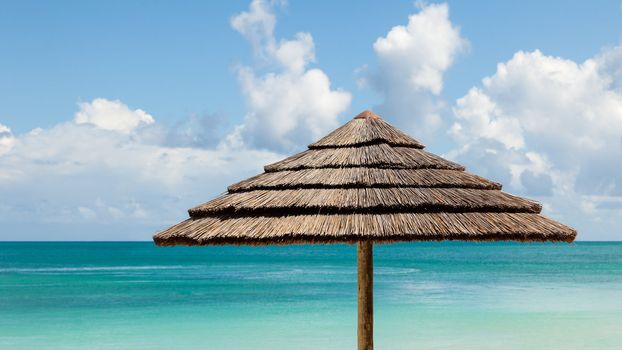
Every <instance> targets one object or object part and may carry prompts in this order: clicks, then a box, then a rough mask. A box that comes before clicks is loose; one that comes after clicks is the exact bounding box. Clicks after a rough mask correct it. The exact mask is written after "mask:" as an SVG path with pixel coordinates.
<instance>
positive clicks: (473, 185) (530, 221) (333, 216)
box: [154, 112, 576, 245]
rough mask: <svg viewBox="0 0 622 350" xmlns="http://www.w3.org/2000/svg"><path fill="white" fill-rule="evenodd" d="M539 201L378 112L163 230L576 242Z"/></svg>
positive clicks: (261, 238)
mask: <svg viewBox="0 0 622 350" xmlns="http://www.w3.org/2000/svg"><path fill="white" fill-rule="evenodd" d="M541 209H542V207H541V205H540V204H539V203H536V202H534V201H531V200H528V199H524V198H520V197H516V196H513V195H510V194H507V193H505V192H502V191H501V185H500V184H498V183H496V182H493V181H490V180H487V179H484V178H482V177H479V176H476V175H473V174H470V173H467V172H465V171H464V167H463V166H461V165H460V164H456V163H454V162H450V161H448V160H445V159H443V158H441V157H439V156H436V155H434V154H432V153H428V152H426V151H424V150H423V145H422V144H421V143H419V142H418V141H416V140H415V139H413V138H411V137H409V136H408V135H406V134H404V133H403V132H401V131H399V130H397V129H395V128H394V127H392V126H391V125H390V124H388V123H387V122H385V121H383V120H382V119H380V118H379V117H378V116H377V115H375V114H373V113H371V112H364V113H361V114H360V115H358V116H357V117H356V118H355V119H354V120H352V121H350V122H348V123H347V124H345V125H344V126H342V127H340V128H338V129H337V130H335V131H333V132H332V133H330V134H329V135H328V136H326V137H324V138H322V139H321V140H319V141H317V142H315V143H313V144H311V145H310V146H309V149H308V150H307V151H304V152H302V153H299V154H296V155H294V156H292V157H289V158H287V159H284V160H282V161H279V162H277V163H274V164H271V165H268V166H266V167H265V173H263V174H260V175H257V176H254V177H252V178H250V179H247V180H244V181H241V182H238V183H236V184H234V185H231V186H229V188H228V193H227V194H225V195H222V196H220V197H218V198H215V199H213V200H211V201H209V202H207V203H205V204H202V205H199V206H197V207H195V208H192V209H190V210H189V213H190V219H188V220H186V221H184V222H182V223H180V224H178V225H175V226H173V227H171V228H169V229H167V230H164V231H162V232H160V233H158V234H157V235H156V236H155V237H154V240H155V242H156V243H157V244H159V245H177V244H184V245H207V244H289V243H334V242H350V243H352V242H356V241H360V240H370V241H374V242H391V241H437V240H446V239H452V240H474V241H490V240H518V241H566V242H570V241H572V240H574V238H575V236H576V231H575V230H573V229H572V228H569V227H567V226H564V225H562V224H560V223H557V222H555V221H553V220H550V219H548V218H545V217H543V216H541V215H539V213H540V211H541Z"/></svg>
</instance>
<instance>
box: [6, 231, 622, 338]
mask: <svg viewBox="0 0 622 350" xmlns="http://www.w3.org/2000/svg"><path fill="white" fill-rule="evenodd" d="M374 259H375V271H374V273H375V276H374V278H375V279H374V282H375V290H374V293H375V295H374V297H375V304H374V308H375V344H376V347H377V348H378V349H413V348H419V349H455V348H460V349H565V350H568V349H612V350H613V349H619V348H620V344H622V243H608V242H602V243H597V242H593V243H591V242H577V243H573V244H540V243H532V244H518V243H460V242H442V243H400V244H392V245H377V246H375V247H374ZM356 292H357V290H356V247H355V246H353V245H299V246H284V247H236V246H223V247H162V248H159V247H155V246H154V245H153V243H151V242H92V243H77V242H76V243H73V242H72V243H63V242H58V243H34V242H33V243H21V242H3V243H0V349H87V348H88V349H173V348H178V349H181V348H183V349H355V348H356V322H357V320H356V317H357V313H356V310H357V305H356Z"/></svg>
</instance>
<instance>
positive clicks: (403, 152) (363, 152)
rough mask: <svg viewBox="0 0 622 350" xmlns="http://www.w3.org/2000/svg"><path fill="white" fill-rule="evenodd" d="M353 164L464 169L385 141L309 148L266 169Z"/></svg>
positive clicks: (381, 166) (439, 158)
mask: <svg viewBox="0 0 622 350" xmlns="http://www.w3.org/2000/svg"><path fill="white" fill-rule="evenodd" d="M350 167H374V168H394V169H452V170H464V167H463V166H462V165H460V164H456V163H454V162H450V161H448V160H446V159H443V158H441V157H439V156H437V155H434V154H432V153H428V152H426V151H424V150H421V149H418V148H414V147H401V146H399V147H393V146H390V145H389V144H386V143H379V144H374V145H363V146H357V147H337V148H319V149H317V148H314V149H309V150H307V151H304V152H301V153H298V154H296V155H293V156H291V157H289V158H286V159H283V160H282V161H280V162H276V163H274V164H270V165H266V166H265V167H264V170H265V171H267V172H271V171H282V170H300V169H315V168H350Z"/></svg>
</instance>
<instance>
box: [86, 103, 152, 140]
mask: <svg viewBox="0 0 622 350" xmlns="http://www.w3.org/2000/svg"><path fill="white" fill-rule="evenodd" d="M74 121H75V122H76V123H77V124H91V125H95V126H96V127H98V128H100V129H104V130H114V131H119V132H123V133H129V132H131V131H132V130H134V129H136V128H137V127H139V126H141V125H149V124H153V122H154V119H153V117H152V116H151V115H149V114H148V113H146V112H145V111H143V110H141V109H135V110H131V109H130V108H129V107H128V106H126V105H125V104H123V103H121V101H119V100H115V101H111V100H107V99H104V98H96V99H94V100H93V101H91V102H82V103H80V110H79V111H78V112H76V115H75V119H74Z"/></svg>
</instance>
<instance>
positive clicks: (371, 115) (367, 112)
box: [354, 109, 382, 120]
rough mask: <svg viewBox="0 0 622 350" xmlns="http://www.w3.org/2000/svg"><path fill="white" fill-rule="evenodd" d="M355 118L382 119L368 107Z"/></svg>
mask: <svg viewBox="0 0 622 350" xmlns="http://www.w3.org/2000/svg"><path fill="white" fill-rule="evenodd" d="M354 119H376V120H378V119H382V118H380V116H379V115H378V114H376V113H374V112H372V111H370V110H368V109H366V110H364V111H362V112H361V113H359V114H357V115H356V117H354Z"/></svg>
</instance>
